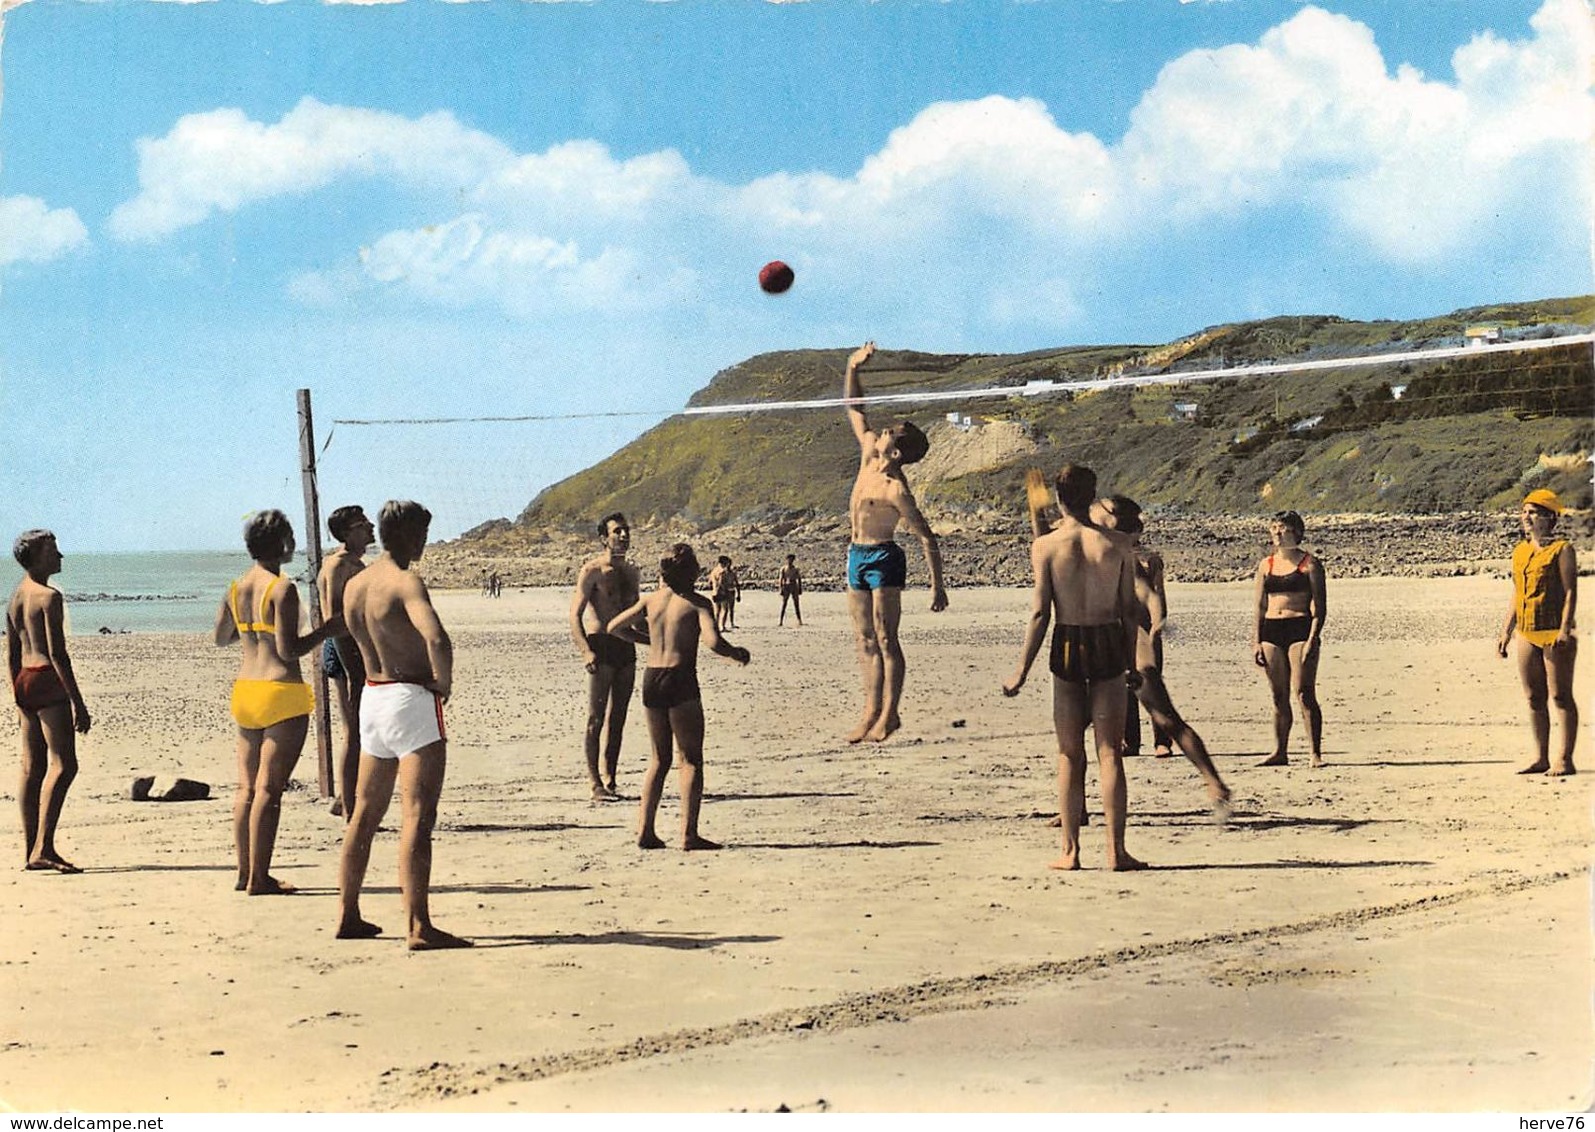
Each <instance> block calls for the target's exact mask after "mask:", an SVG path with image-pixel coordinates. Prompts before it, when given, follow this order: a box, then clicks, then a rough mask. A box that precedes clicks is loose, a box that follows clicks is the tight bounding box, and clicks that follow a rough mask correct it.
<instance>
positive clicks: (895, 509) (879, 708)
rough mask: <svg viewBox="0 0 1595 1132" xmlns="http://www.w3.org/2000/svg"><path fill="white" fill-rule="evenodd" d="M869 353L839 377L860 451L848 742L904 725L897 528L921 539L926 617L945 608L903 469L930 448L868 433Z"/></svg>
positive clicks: (893, 432) (851, 561)
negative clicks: (853, 716) (858, 684)
mask: <svg viewBox="0 0 1595 1132" xmlns="http://www.w3.org/2000/svg"><path fill="white" fill-rule="evenodd" d="M874 353H875V343H873V342H866V343H864V345H862V346H860V347H859V348H858V349H857V350H854V351H853V354H852V356H851V357H849V358H848V359H847V373H846V375H845V376H844V377H843V379H842V396H843V397H844V398H846V399H847V400H849V401H852V402H854V403H853V404H850V405H848V406H847V419H848V423H850V424H851V425H852V426H853V435H854V436H856V437H858V447H859V462H858V476H857V478H856V479H854V481H853V495H852V498H851V499H850V500H849V501H848V505H847V512H848V520H849V522H850V524H851V526H852V539H853V541H852V545H850V546H849V547H848V548H847V607H848V609H849V611H851V613H852V615H853V629H854V632H855V633H856V634H857V637H858V655H859V667H860V669H861V670H862V672H863V677H864V716H863V718H862V719H861V720H860V721H859V725H858V726H857V727H855V728H854V729H853V730H852V731H851V732H849V733H848V736H847V741H848V742H849V743H857V742H859V741H860V740H861V739H869V740H870V741H871V742H875V743H879V742H883V741H884V740H885V739H886V738H887V737H888V736H889V735H891V733H892V732H894V731H896V730H897V729H898V728H899V727H900V726H902V721H901V720H900V719H899V718H898V715H897V706H898V704H899V703H900V702H901V701H902V698H903V673H904V667H905V666H904V663H903V649H902V646H901V645H900V644H899V643H898V639H897V628H898V623H899V622H900V621H901V619H902V613H903V604H902V603H903V586H904V585H906V584H907V582H908V563H907V560H906V559H905V557H904V555H903V551H902V548H901V547H899V546H898V545H897V544H896V543H895V542H893V541H892V536H893V534H895V533H896V531H897V524H898V523H903V524H905V525H906V526H907V527H908V529H909V530H911V531H913V532H914V534H916V535H918V536H919V541H920V543H921V544H922V545H923V546H924V548H925V561H926V563H927V564H928V565H929V567H930V595H931V596H930V608H931V612H932V613H940V612H941V611H942V610H944V609H946V608H947V591H946V589H945V588H943V586H942V568H941V548H940V547H939V546H938V545H937V543H936V535H935V533H934V532H933V531H932V530H931V529H930V524H929V523H927V522H926V521H925V516H923V515H921V514H920V513H919V505H918V504H917V503H915V502H914V493H913V492H912V491H910V490H909V488H908V481H907V480H906V479H904V478H903V467H904V465H906V464H913V463H916V462H917V461H919V460H921V459H923V458H924V456H925V453H926V451H928V450H929V447H930V444H929V442H928V441H927V440H926V439H925V434H924V433H923V432H921V431H920V430H919V429H918V428H917V427H915V426H914V425H912V424H910V423H909V422H908V421H903V422H902V423H900V424H896V425H893V426H891V427H890V428H887V429H884V430H882V431H881V432H872V431H870V427H869V423H868V422H867V421H866V420H865V419H864V410H863V409H862V408H860V407H859V404H858V399H859V398H861V397H863V395H864V390H863V387H862V385H861V384H860V383H859V378H858V371H859V368H860V367H861V366H863V365H864V363H865V362H867V361H869V360H870V357H871V356H872V355H873V354H874Z"/></svg>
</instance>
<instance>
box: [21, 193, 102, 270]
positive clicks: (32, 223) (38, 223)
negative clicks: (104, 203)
mask: <svg viewBox="0 0 1595 1132" xmlns="http://www.w3.org/2000/svg"><path fill="white" fill-rule="evenodd" d="M88 242H89V232H88V229H87V228H85V227H84V226H83V221H81V220H79V219H78V214H77V213H76V212H74V211H73V210H72V209H70V208H51V207H50V206H49V205H47V204H45V203H44V202H43V201H42V200H39V199H38V198H37V197H28V196H12V197H0V267H6V266H8V265H10V264H13V263H48V262H49V261H50V260H53V259H57V258H59V257H60V256H63V255H65V254H66V253H67V252H70V251H73V250H75V249H77V248H80V247H83V246H84V245H86V244H87V243H88Z"/></svg>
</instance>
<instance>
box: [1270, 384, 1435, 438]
mask: <svg viewBox="0 0 1595 1132" xmlns="http://www.w3.org/2000/svg"><path fill="white" fill-rule="evenodd" d="M1402 388H1403V389H1405V388H1406V386H1402ZM1323 419H1324V414H1322V413H1319V414H1318V415H1317V416H1316V417H1303V418H1302V419H1301V420H1299V421H1297V422H1296V423H1295V424H1293V425H1291V426H1290V431H1291V432H1311V431H1312V430H1313V429H1315V428H1317V427H1318V426H1319V424H1321V423H1322V422H1323Z"/></svg>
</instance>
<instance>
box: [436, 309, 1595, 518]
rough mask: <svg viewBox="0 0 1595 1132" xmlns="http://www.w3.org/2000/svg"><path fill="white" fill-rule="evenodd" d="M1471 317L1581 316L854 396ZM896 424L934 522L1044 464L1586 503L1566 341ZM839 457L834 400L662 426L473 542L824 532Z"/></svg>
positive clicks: (916, 364)
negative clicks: (737, 530)
mask: <svg viewBox="0 0 1595 1132" xmlns="http://www.w3.org/2000/svg"><path fill="white" fill-rule="evenodd" d="M1481 324H1486V325H1490V326H1495V327H1498V328H1500V330H1501V332H1502V335H1503V337H1505V338H1507V339H1509V340H1511V339H1523V338H1535V337H1551V336H1554V335H1557V334H1566V333H1574V332H1578V331H1580V330H1583V329H1586V328H1588V327H1589V326H1591V325H1595V297H1589V296H1586V297H1582V298H1574V299H1557V300H1545V301H1540V302H1532V303H1520V304H1504V305H1498V306H1492V307H1481V308H1473V309H1469V310H1462V311H1455V312H1452V313H1450V314H1447V315H1442V316H1438V317H1435V318H1430V319H1423V320H1418V321H1410V322H1352V321H1347V320H1345V319H1340V318H1334V317H1328V316H1301V317H1297V316H1291V317H1281V318H1272V319H1267V320H1263V321H1259V322H1250V323H1243V324H1238V325H1233V326H1223V327H1211V328H1208V329H1206V330H1203V331H1201V332H1199V333H1196V334H1193V335H1191V336H1190V337H1188V338H1186V339H1182V340H1180V341H1178V342H1174V343H1168V344H1164V345H1153V346H1148V345H1123V346H1095V347H1075V348H1069V349H1059V350H1052V351H1039V352H1035V353H1029V354H1020V355H934V354H922V353H914V352H909V351H898V352H893V351H882V352H881V353H879V354H877V355H876V358H875V359H874V360H873V361H872V362H871V365H870V366H869V367H868V368H867V369H866V370H865V371H864V381H865V388H866V391H867V392H869V393H872V394H874V393H888V392H893V391H899V390H901V391H927V390H938V389H963V388H1002V387H1008V386H1021V385H1024V384H1025V383H1026V382H1032V381H1048V380H1051V381H1072V380H1081V379H1090V378H1096V377H1104V376H1136V375H1143V374H1145V375H1162V376H1165V377H1177V376H1178V375H1179V374H1180V373H1181V372H1189V371H1194V370H1200V369H1209V368H1213V367H1217V366H1236V365H1251V364H1258V363H1267V362H1271V361H1279V360H1290V361H1300V360H1333V359H1337V358H1338V359H1345V358H1355V357H1357V356H1359V355H1371V354H1378V353H1385V352H1394V351H1401V350H1414V349H1420V348H1428V347H1436V346H1446V345H1460V344H1462V343H1463V341H1464V334H1465V332H1466V330H1467V329H1468V328H1469V327H1473V326H1477V325H1481ZM846 356H847V350H846V349H836V350H806V351H789V352H782V353H774V354H765V355H760V356H758V357H754V358H750V359H748V360H747V361H745V362H743V363H741V364H739V365H737V366H733V367H732V368H730V369H728V370H725V371H724V372H722V373H720V374H717V375H716V376H715V377H714V379H713V380H712V381H710V382H709V384H708V385H707V386H706V387H704V388H703V389H702V390H700V391H699V392H698V393H697V394H695V395H694V397H693V398H692V401H691V404H692V405H712V404H729V403H736V402H742V401H763V400H800V399H809V398H816V397H826V396H835V395H836V394H838V393H839V392H840V385H841V372H842V367H843V364H844V361H845V358H846ZM1398 394H1399V396H1398ZM1176 403H1182V404H1192V403H1194V404H1195V405H1197V406H1198V408H1197V410H1196V419H1195V420H1194V421H1190V420H1181V419H1177V414H1176V412H1175V405H1176ZM954 408H956V409H958V410H959V411H960V412H962V413H964V414H967V415H968V416H969V417H970V418H971V427H969V428H961V427H957V426H955V425H951V424H949V423H947V421H946V420H945V419H944V416H945V412H946V411H947V410H949V409H954ZM903 412H904V410H899V409H892V408H890V407H882V408H878V409H876V410H874V411H873V412H872V414H871V415H872V418H873V419H876V420H888V419H891V418H892V417H893V416H894V415H901V414H902V413H903ZM908 415H909V416H910V417H911V418H914V419H917V420H918V421H919V422H920V423H921V424H922V425H925V426H928V427H927V431H928V432H930V434H931V439H932V456H931V458H929V459H927V461H926V462H925V464H924V465H923V466H922V467H921V468H918V469H915V470H914V471H913V473H912V475H911V478H912V479H913V481H914V483H915V488H916V491H917V492H918V493H919V495H920V498H921V502H922V503H923V504H924V506H925V507H926V508H927V511H929V512H931V513H940V514H942V515H944V516H946V515H960V514H961V515H965V516H972V515H975V514H978V513H980V512H982V511H986V510H990V509H1002V510H1013V509H1014V507H1015V501H1016V500H1017V499H1019V498H1021V497H1022V490H1021V484H1022V479H1023V475H1024V469H1025V468H1026V467H1028V466H1032V465H1035V466H1040V467H1043V468H1047V469H1053V468H1056V467H1057V466H1058V465H1060V464H1062V463H1064V462H1066V461H1073V462H1077V463H1086V464H1090V465H1091V466H1092V467H1094V468H1096V469H1097V471H1098V473H1099V476H1100V478H1101V480H1102V482H1103V483H1104V484H1110V485H1112V487H1113V489H1114V490H1116V491H1122V492H1125V493H1127V494H1131V495H1134V496H1136V497H1137V498H1139V499H1141V500H1142V501H1143V502H1144V503H1146V504H1148V505H1151V506H1154V507H1162V508H1165V509H1177V510H1179V511H1184V512H1192V513H1211V512H1225V513H1238V514H1248V513H1261V512H1266V511H1273V510H1276V509H1278V508H1280V507H1296V508H1299V509H1304V510H1314V511H1335V512H1448V511H1464V510H1477V509H1486V510H1488V509H1493V508H1498V507H1501V506H1506V505H1509V504H1510V503H1511V502H1512V501H1513V499H1514V497H1515V496H1517V495H1518V494H1519V493H1520V492H1521V490H1522V489H1523V488H1525V487H1526V486H1547V487H1551V488H1553V489H1554V490H1557V491H1559V492H1561V493H1563V495H1564V496H1565V497H1566V498H1568V499H1569V501H1570V502H1571V503H1572V504H1574V505H1575V506H1579V507H1588V506H1589V504H1590V487H1589V469H1588V463H1587V456H1588V453H1589V452H1590V450H1591V448H1592V446H1595V445H1592V440H1595V437H1592V432H1595V429H1592V424H1591V420H1592V417H1595V371H1592V367H1591V351H1590V349H1589V348H1588V347H1587V346H1584V347H1578V348H1559V349H1555V350H1542V351H1534V352H1528V351H1519V350H1511V349H1505V348H1502V347H1499V346H1496V347H1491V346H1485V347H1482V348H1480V349H1479V350H1477V351H1476V352H1472V353H1470V354H1469V355H1467V356H1466V357H1464V358H1459V359H1455V360H1449V361H1437V362H1431V363H1419V362H1405V363H1401V364H1399V365H1347V366H1344V367H1331V368H1325V369H1317V370H1310V371H1302V370H1296V371H1291V372H1288V373H1285V374H1281V375H1278V376H1266V377H1251V378H1236V379H1220V380H1216V381H1202V382H1192V383H1190V384H1183V385H1151V386H1142V387H1136V388H1128V387H1121V388H1114V389H1108V390H1104V391H1101V392H1094V393H1087V394H1081V395H1076V396H1069V395H1066V394H1061V393H1060V394H1053V395H1048V396H1041V397H1017V396H1015V397H1012V398H997V399H989V400H987V399H982V400H971V401H969V402H968V403H966V404H963V405H952V404H947V405H940V404H937V405H931V406H918V407H914V408H912V409H911V410H909V411H908ZM938 457H942V458H940V459H938ZM856 461H857V450H856V447H855V445H854V442H853V439H852V435H851V433H850V432H849V431H848V429H847V427H846V425H845V423H844V422H843V420H842V415H841V413H840V412H839V411H838V410H836V409H824V410H797V411H792V412H781V413H757V414H747V415H744V416H726V417H692V416H677V417H673V418H671V419H669V420H667V421H665V422H663V423H662V424H660V425H659V426H658V427H656V428H654V429H652V430H650V431H649V432H647V433H645V434H644V435H643V436H641V437H639V438H638V439H637V440H636V441H634V442H633V443H631V444H629V445H627V446H626V447H624V448H622V449H621V450H620V451H618V452H616V453H614V454H613V455H612V456H610V457H608V458H607V459H605V460H603V461H601V462H600V463H598V464H595V465H594V466H593V467H591V468H588V469H587V470H585V471H583V472H580V473H578V474H576V475H574V476H571V477H570V478H569V479H566V480H564V481H562V482H560V483H557V484H554V485H553V486H551V487H549V488H548V489H547V490H545V491H543V492H542V493H541V494H540V495H538V497H537V498H536V499H534V500H532V502H531V503H530V504H529V505H528V506H527V507H526V509H525V510H524V511H523V512H522V513H521V515H520V516H519V517H518V518H517V519H516V520H515V521H514V522H513V523H510V524H503V523H498V524H493V525H492V530H491V531H489V530H485V529H484V531H482V532H481V535H482V536H487V535H489V534H491V536H492V540H493V542H494V543H496V544H500V545H504V544H506V543H507V542H510V541H513V540H514V538H515V537H516V534H517V532H518V533H519V534H521V535H533V534H535V533H537V532H552V531H575V530H582V529H585V528H586V526H588V525H589V524H590V522H591V520H592V518H593V517H594V516H596V515H600V514H603V513H605V512H607V511H611V510H621V511H624V512H626V513H627V514H628V515H629V516H631V517H632V519H633V522H634V523H636V524H638V525H662V524H670V525H672V526H674V527H679V528H681V529H683V530H689V531H702V530H709V529H713V528H716V527H719V526H722V525H724V524H727V523H733V522H740V523H748V522H754V521H765V522H784V523H803V522H810V521H817V520H830V519H835V518H836V517H838V516H841V515H843V514H844V513H845V510H846V506H847V495H848V490H849V486H850V484H851V480H852V474H853V471H854V468H855V465H856ZM470 537H471V536H467V539H468V540H469V538H470Z"/></svg>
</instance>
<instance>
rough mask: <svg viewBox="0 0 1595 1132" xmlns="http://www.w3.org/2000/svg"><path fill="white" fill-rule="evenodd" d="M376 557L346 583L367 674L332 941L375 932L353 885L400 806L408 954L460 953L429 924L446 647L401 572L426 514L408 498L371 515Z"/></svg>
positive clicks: (426, 599) (439, 626) (452, 939)
mask: <svg viewBox="0 0 1595 1132" xmlns="http://www.w3.org/2000/svg"><path fill="white" fill-rule="evenodd" d="M377 521H378V524H379V525H380V528H381V532H382V546H383V554H382V557H380V558H378V559H377V560H376V561H375V562H373V563H372V564H371V565H370V566H368V567H366V569H364V570H362V571H361V572H360V573H358V574H356V575H355V576H354V577H353V578H351V579H350V580H349V584H348V585H347V586H346V587H344V591H343V609H344V616H345V617H346V618H347V619H348V623H349V632H350V633H351V634H352V635H353V636H354V639H355V644H357V645H358V646H359V648H360V657H361V659H362V660H363V661H364V662H365V667H366V671H367V672H368V673H370V676H369V677H368V683H367V685H366V689H365V694H364V695H363V696H362V697H361V699H360V777H359V783H358V785H357V786H356V788H355V801H354V816H353V817H352V818H351V819H350V820H349V823H348V825H347V826H346V827H345V830H344V836H343V861H342V867H341V870H340V875H339V886H338V891H339V894H340V895H341V897H342V904H343V916H342V919H341V920H340V921H339V923H338V938H339V939H370V938H372V937H373V936H377V935H380V934H381V932H382V929H381V928H379V927H377V926H376V925H375V924H372V923H369V922H367V921H366V920H364V919H362V918H361V916H360V887H361V885H362V884H364V883H365V875H366V865H367V864H368V863H369V861H370V859H371V840H372V838H374V837H375V836H376V833H377V828H378V826H380V825H381V824H382V818H383V816H384V815H385V814H386V813H387V811H388V803H389V802H390V801H392V800H393V785H394V782H395V781H397V782H398V784H399V788H400V792H401V799H402V800H401V804H402V806H403V808H404V814H403V821H402V822H401V824H400V827H399V884H400V887H401V889H402V890H403V892H404V904H405V908H406V911H407V912H408V914H409V946H410V950H411V951H432V950H438V949H441V948H450V947H470V946H471V942H470V941H469V940H465V939H461V938H459V937H458V936H454V935H450V934H449V933H448V932H446V931H444V930H443V929H441V928H439V927H436V926H435V925H434V924H433V923H432V917H431V913H430V911H429V908H428V895H429V890H430V887H431V881H432V829H433V826H435V825H436V824H437V810H438V796H439V794H441V793H442V791H443V771H444V766H445V763H446V761H447V743H446V741H445V739H444V734H443V705H444V703H445V702H447V700H448V698H449V694H450V692H451V691H452V681H453V673H454V646H453V644H452V643H450V641H449V635H448V633H446V632H444V630H443V623H442V622H441V621H439V620H438V615H437V611H436V610H434V609H433V608H432V599H431V596H430V595H429V594H428V593H427V590H426V586H425V584H423V583H422V581H421V579H420V578H419V577H417V576H416V575H415V574H413V573H412V572H411V571H410V564H411V563H412V562H414V561H415V560H416V559H418V558H420V557H421V552H422V551H423V550H424V549H425V548H426V533H427V527H428V526H429V525H430V523H431V521H432V514H431V512H429V511H428V510H427V509H426V508H424V507H422V506H421V505H420V504H419V503H414V502H411V501H410V500H403V501H399V500H390V501H389V502H387V503H384V504H383V505H382V511H381V513H380V514H379V515H378V517H377Z"/></svg>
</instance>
